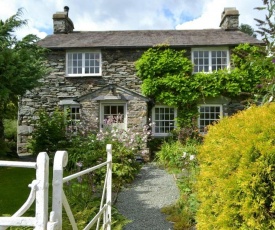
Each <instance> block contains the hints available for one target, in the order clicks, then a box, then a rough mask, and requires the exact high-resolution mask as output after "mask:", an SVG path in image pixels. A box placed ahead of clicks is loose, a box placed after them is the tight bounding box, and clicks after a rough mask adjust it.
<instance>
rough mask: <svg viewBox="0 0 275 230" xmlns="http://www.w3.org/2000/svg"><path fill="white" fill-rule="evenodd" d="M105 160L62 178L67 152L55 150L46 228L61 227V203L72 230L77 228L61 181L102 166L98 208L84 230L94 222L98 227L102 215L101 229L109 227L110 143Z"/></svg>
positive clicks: (55, 228)
mask: <svg viewBox="0 0 275 230" xmlns="http://www.w3.org/2000/svg"><path fill="white" fill-rule="evenodd" d="M106 151H107V161H106V162H104V163H101V164H99V165H97V166H94V167H92V168H89V169H86V170H83V171H81V172H78V173H75V174H73V175H70V176H67V177H65V178H63V168H64V167H65V166H66V165H67V161H68V154H67V152H66V151H57V152H56V154H55V158H54V165H53V167H54V168H53V183H52V184H53V197H52V212H51V214H50V222H49V223H48V228H47V229H48V230H61V229H62V204H63V207H64V209H65V211H66V213H67V215H68V217H69V220H70V223H71V225H72V228H73V230H77V229H78V228H77V225H76V222H75V219H74V216H73V213H72V211H71V209H70V206H69V203H68V201H67V198H66V195H65V193H64V191H63V183H65V182H68V181H70V180H72V179H75V178H78V177H80V176H83V175H85V174H87V173H90V172H92V171H95V170H96V169H99V168H101V167H103V166H106V167H107V171H106V177H105V182H104V188H103V192H102V197H101V203H100V210H99V211H98V213H97V214H96V215H95V217H94V218H93V219H92V220H91V221H90V222H89V223H88V225H87V226H86V227H85V228H84V230H88V229H90V228H91V227H92V226H93V225H94V224H95V223H96V222H97V227H96V229H99V226H100V220H101V216H102V215H103V226H102V229H104V230H105V229H106V230H110V229H111V202H112V145H110V144H108V145H107V146H106Z"/></svg>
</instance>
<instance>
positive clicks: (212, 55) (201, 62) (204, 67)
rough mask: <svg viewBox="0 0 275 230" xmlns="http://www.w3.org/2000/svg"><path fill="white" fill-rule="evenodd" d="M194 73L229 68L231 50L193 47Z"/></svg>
mask: <svg viewBox="0 0 275 230" xmlns="http://www.w3.org/2000/svg"><path fill="white" fill-rule="evenodd" d="M192 61H193V64H194V71H193V72H194V73H199V72H213V71H216V70H219V69H226V68H229V52H228V49H226V48H219V49H193V50H192Z"/></svg>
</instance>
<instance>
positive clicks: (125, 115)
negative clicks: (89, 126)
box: [99, 101, 128, 130]
mask: <svg viewBox="0 0 275 230" xmlns="http://www.w3.org/2000/svg"><path fill="white" fill-rule="evenodd" d="M105 106H123V111H124V114H123V115H124V117H123V121H124V122H123V123H112V124H110V126H109V127H116V128H118V129H124V130H127V123H128V122H127V121H128V118H127V103H126V102H121V101H116V102H114V101H104V102H101V103H100V116H99V117H100V122H99V130H102V129H104V128H105V127H108V126H105V125H107V124H106V123H105V122H104V107H105ZM120 124H123V125H120Z"/></svg>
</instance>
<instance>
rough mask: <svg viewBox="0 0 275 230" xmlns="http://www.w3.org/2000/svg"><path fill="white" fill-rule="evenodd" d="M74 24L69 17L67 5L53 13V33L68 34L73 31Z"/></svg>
mask: <svg viewBox="0 0 275 230" xmlns="http://www.w3.org/2000/svg"><path fill="white" fill-rule="evenodd" d="M73 30H74V24H73V22H72V20H71V19H70V18H69V7H68V6H65V7H64V12H56V13H55V14H54V15H53V32H54V34H68V33H71V32H73Z"/></svg>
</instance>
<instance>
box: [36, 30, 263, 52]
mask: <svg viewBox="0 0 275 230" xmlns="http://www.w3.org/2000/svg"><path fill="white" fill-rule="evenodd" d="M240 43H250V44H263V42H262V41H259V40H257V39H255V38H253V37H251V36H249V35H247V34H245V33H243V32H241V31H238V30H223V29H204V30H128V31H81V32H77V31H74V32H72V33H69V34H53V35H49V36H47V37H45V38H44V39H42V40H41V41H39V43H38V44H39V45H41V46H43V47H45V48H50V49H68V48H89V47H91V48H133V47H136V48H138V47H139V48H148V47H152V46H155V45H158V44H168V45H170V46H172V47H196V46H235V45H238V44H240Z"/></svg>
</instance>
